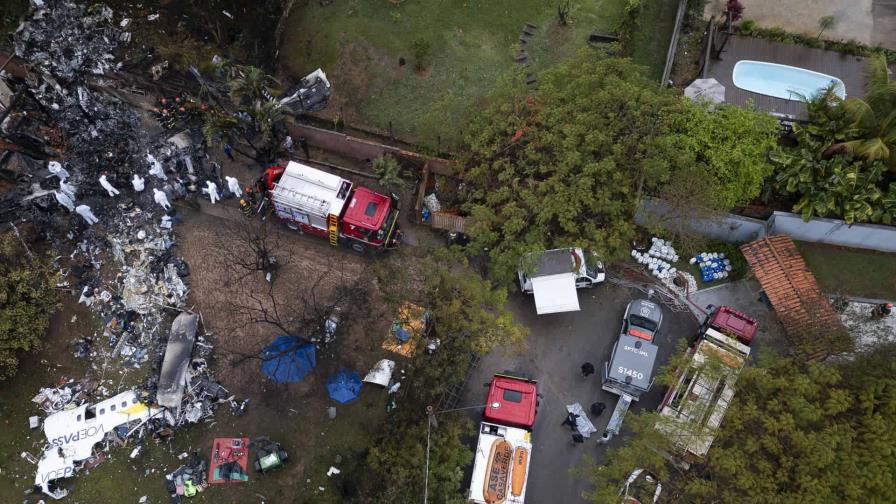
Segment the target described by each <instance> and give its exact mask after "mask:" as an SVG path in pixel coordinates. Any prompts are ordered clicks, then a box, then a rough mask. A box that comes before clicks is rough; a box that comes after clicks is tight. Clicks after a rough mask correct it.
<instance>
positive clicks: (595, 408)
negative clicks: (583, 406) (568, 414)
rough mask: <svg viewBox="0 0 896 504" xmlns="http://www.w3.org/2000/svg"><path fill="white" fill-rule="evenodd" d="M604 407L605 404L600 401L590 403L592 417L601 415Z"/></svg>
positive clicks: (605, 407)
mask: <svg viewBox="0 0 896 504" xmlns="http://www.w3.org/2000/svg"><path fill="white" fill-rule="evenodd" d="M605 409H607V405H606V404H604V403H602V402H596V403H594V404H592V405H591V415H592V416H593V417H594V418H597V417H599V416H600V415H601V413H603V412H604V410H605Z"/></svg>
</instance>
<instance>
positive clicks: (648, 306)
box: [628, 299, 663, 330]
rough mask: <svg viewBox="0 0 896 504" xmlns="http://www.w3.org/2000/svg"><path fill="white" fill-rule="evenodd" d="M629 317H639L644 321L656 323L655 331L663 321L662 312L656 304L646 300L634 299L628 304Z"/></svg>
mask: <svg viewBox="0 0 896 504" xmlns="http://www.w3.org/2000/svg"><path fill="white" fill-rule="evenodd" d="M628 314H629V315H633V314H634V315H640V316H642V317H644V318H646V319H649V320H652V321H654V322H656V326H657V330H659V326H660V323H661V322H662V321H663V310H662V309H661V308H660V306H659V305H658V304H656V303H653V302H651V301H648V300H646V299H635V300H634V301H632V302H631V303H629V304H628Z"/></svg>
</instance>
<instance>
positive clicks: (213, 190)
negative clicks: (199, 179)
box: [202, 180, 221, 205]
mask: <svg viewBox="0 0 896 504" xmlns="http://www.w3.org/2000/svg"><path fill="white" fill-rule="evenodd" d="M205 185H206V186H207V187H206V188H205V189H203V190H202V192H204V193H206V194H208V199H209V200H211V202H212V205H214V204H215V202H216V201H218V200H219V199H221V196H219V195H218V184H215V183H214V182H212V181H211V180H209V181H208V182H206V183H205Z"/></svg>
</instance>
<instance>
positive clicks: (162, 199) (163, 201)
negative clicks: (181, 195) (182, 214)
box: [152, 188, 171, 212]
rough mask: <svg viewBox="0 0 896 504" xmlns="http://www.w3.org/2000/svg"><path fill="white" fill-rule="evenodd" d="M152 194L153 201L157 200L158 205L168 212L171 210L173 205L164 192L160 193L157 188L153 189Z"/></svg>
mask: <svg viewBox="0 0 896 504" xmlns="http://www.w3.org/2000/svg"><path fill="white" fill-rule="evenodd" d="M152 192H153V199H155V200H156V203H158V204H159V205H160V206H161V207H162V208H164V209H165V211H166V212H167V211H168V210H169V209H170V208H171V203H169V202H168V196H166V195H165V192H164V191H160V190H158V189H156V188H153V189H152Z"/></svg>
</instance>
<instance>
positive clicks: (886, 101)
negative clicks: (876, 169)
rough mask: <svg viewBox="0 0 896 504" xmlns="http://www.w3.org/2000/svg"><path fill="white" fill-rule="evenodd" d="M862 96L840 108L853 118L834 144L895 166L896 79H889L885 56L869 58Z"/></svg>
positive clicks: (858, 154) (893, 167) (863, 156)
mask: <svg viewBox="0 0 896 504" xmlns="http://www.w3.org/2000/svg"><path fill="white" fill-rule="evenodd" d="M866 76H867V84H866V86H865V97H864V98H856V97H852V98H848V99H846V100H845V101H844V102H843V108H844V110H845V111H846V112H847V114H848V116H849V117H850V118H851V119H852V123H851V124H850V126H849V130H848V131H847V134H846V135H845V136H846V137H847V138H848V139H849V140H846V141H844V142H841V143H839V144H838V145H837V147H839V148H842V149H843V150H845V151H846V152H849V153H852V154H855V155H856V156H858V157H861V158H864V159H867V160H872V161H873V160H881V161H884V162H885V163H886V164H887V165H888V166H889V167H890V169H891V170H893V169H896V82H893V81H891V80H890V75H889V70H888V68H887V60H886V57H885V56H884V55H882V54H876V55H874V56H872V57H871V58H869V60H868V68H867V70H866Z"/></svg>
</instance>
